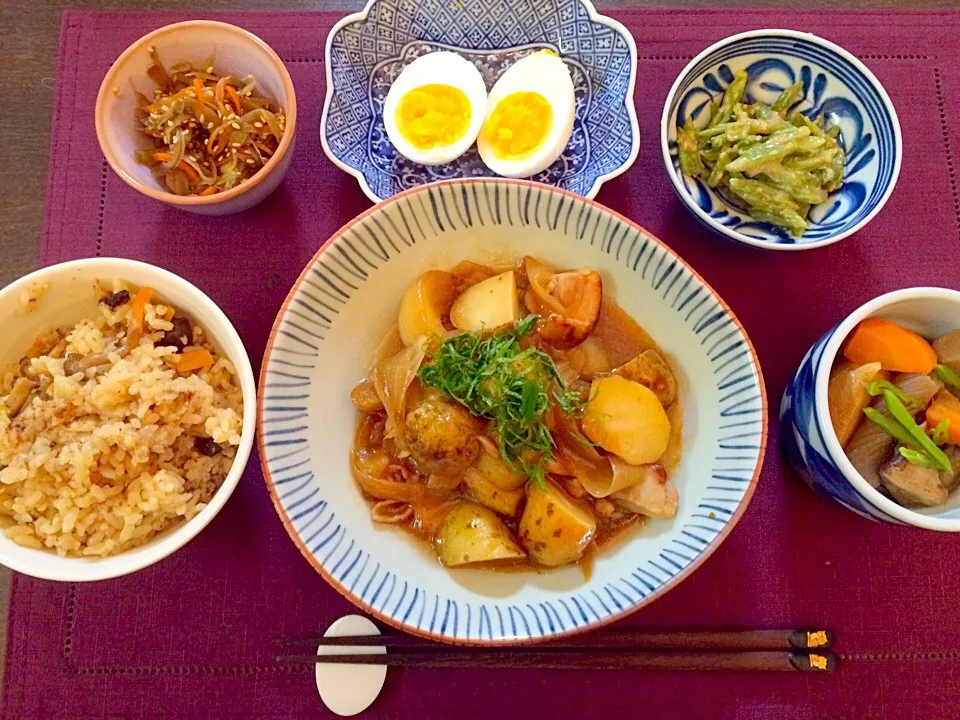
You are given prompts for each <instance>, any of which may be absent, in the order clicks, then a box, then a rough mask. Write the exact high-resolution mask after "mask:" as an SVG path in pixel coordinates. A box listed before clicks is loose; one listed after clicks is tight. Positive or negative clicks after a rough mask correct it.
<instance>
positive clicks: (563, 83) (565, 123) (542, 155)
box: [477, 51, 575, 178]
mask: <svg viewBox="0 0 960 720" xmlns="http://www.w3.org/2000/svg"><path fill="white" fill-rule="evenodd" d="M517 92H534V93H537V94H539V95H540V96H542V97H543V98H544V100H546V101H547V104H548V105H549V106H550V108H551V109H552V110H553V120H552V124H551V126H550V130H549V131H548V132H547V137H546V138H545V139H544V141H543V142H542V143H541V144H540V145H539V146H538V147H536V148H534V150H533V151H531V152H530V153H529V154H528V155H526V156H525V157H522V158H510V159H508V158H502V157H500V156H498V155H497V154H496V152H495V151H494V149H493V148H492V147H491V146H490V143H488V142H487V141H486V139H485V138H484V136H483V132H482V131H481V133H480V135H479V137H478V138H477V149H478V150H479V151H480V157H481V159H482V160H483V162H484V164H486V166H487V167H488V168H490V169H491V170H492V171H493V172H495V173H496V174H497V175H502V176H503V177H509V178H524V177H530V176H531V175H536V174H537V173H539V172H542V171H544V170H546V169H547V168H548V167H550V166H551V165H553V163H554V162H556V160H557V158H559V157H560V156H561V155H562V154H563V151H564V148H566V146H567V143H568V142H569V141H570V134H571V133H572V132H573V118H574V108H575V99H574V93H573V79H572V78H571V77H570V70H569V69H568V68H567V65H566V63H564V62H563V60H561V59H560V58H559V57H557V56H556V55H554V54H553V53H550V52H546V51H539V52H536V53H534V54H532V55H528V56H527V57H525V58H521V59H520V60H518V61H517V62H515V63H514V64H513V65H512V66H510V68H508V69H507V71H506V72H505V73H504V74H503V75H502V76H501V77H500V79H499V80H497V82H496V84H495V85H494V86H493V89H492V90H490V94H489V96H488V97H487V119H489V118H490V116H491V115H492V114H493V112H494V110H496V107H497V105H498V104H499V103H500V101H501V100H503V99H504V98H506V97H507V96H509V95H512V94H513V93H517Z"/></svg>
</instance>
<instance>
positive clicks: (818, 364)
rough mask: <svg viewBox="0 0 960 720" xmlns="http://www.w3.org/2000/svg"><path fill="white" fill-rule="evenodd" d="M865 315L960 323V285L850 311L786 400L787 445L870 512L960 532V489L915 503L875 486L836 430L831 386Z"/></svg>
mask: <svg viewBox="0 0 960 720" xmlns="http://www.w3.org/2000/svg"><path fill="white" fill-rule="evenodd" d="M866 318H882V319H884V320H892V321H894V322H896V323H899V324H900V325H902V326H904V327H907V328H910V329H911V330H914V331H916V332H919V333H920V334H921V335H925V336H927V337H931V336H937V335H942V334H944V333H947V332H949V331H951V330H955V329H957V327H958V326H960V292H957V291H956V290H946V289H943V288H932V287H920V288H907V289H906V290H896V291H895V292H891V293H887V294H886V295H881V296H880V297H878V298H875V299H873V300H871V301H870V302H868V303H867V304H865V305H863V306H861V307H860V308H858V309H857V310H856V311H854V312H853V313H851V314H850V315H849V316H848V317H847V318H846V319H845V320H844V321H843V322H841V323H840V324H839V325H837V326H836V327H834V328H833V329H832V330H830V331H829V332H828V333H827V334H826V335H824V336H823V337H822V338H820V340H819V341H818V342H817V343H816V344H815V345H814V346H813V347H812V348H811V349H810V352H808V353H807V355H806V357H804V358H803V362H802V363H801V364H800V369H799V370H797V374H796V376H794V378H793V380H792V381H791V382H790V384H789V385H788V386H787V389H786V392H784V394H783V401H782V402H781V403H780V424H781V430H780V444H781V446H782V447H783V451H784V453H785V455H786V457H787V460H788V461H789V462H790V464H791V465H792V466H793V468H794V470H796V471H797V474H799V475H800V477H801V478H802V479H803V480H804V482H806V483H807V485H809V486H810V487H812V488H813V489H814V490H816V491H818V492H820V493H822V494H823V495H826V496H827V497H831V498H833V499H834V500H836V501H837V502H839V503H840V504H841V505H843V506H845V507H847V508H849V509H850V510H853V511H854V512H855V513H858V514H859V515H862V516H864V517H868V518H872V519H876V520H884V521H886V522H891V523H897V524H902V525H913V526H915V527H919V528H926V529H927V530H940V531H944V532H960V492H953V493H951V494H950V497H949V498H948V499H947V502H946V503H945V504H944V505H940V506H938V507H934V508H924V509H913V508H906V507H903V506H902V505H898V504H897V503H895V502H894V501H893V500H891V499H890V498H888V497H887V496H886V495H884V494H882V493H881V492H880V491H878V490H876V489H874V488H873V487H871V485H870V483H868V482H867V481H866V480H865V479H864V478H863V476H862V475H860V473H858V472H857V471H856V469H855V468H854V467H853V463H851V462H850V460H849V459H847V456H846V455H845V454H844V452H843V448H842V447H841V446H840V441H839V440H838V439H837V436H836V433H834V431H833V424H832V423H831V421H830V410H829V407H828V402H827V385H828V383H829V381H830V370H831V368H832V367H833V364H834V361H835V360H836V358H837V355H838V354H839V353H840V348H841V347H842V345H843V342H844V341H845V340H846V339H847V336H848V335H849V334H850V333H851V332H852V331H853V329H854V328H855V327H856V326H857V324H858V323H859V322H860V321H861V320H864V319H866Z"/></svg>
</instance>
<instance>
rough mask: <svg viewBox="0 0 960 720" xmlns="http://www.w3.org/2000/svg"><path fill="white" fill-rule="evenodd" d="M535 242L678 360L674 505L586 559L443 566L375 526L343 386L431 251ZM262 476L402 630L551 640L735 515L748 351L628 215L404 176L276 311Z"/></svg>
mask: <svg viewBox="0 0 960 720" xmlns="http://www.w3.org/2000/svg"><path fill="white" fill-rule="evenodd" d="M524 254H532V255H536V256H539V257H541V258H543V259H545V260H547V261H549V262H551V263H554V264H556V265H558V266H561V267H583V266H588V267H592V268H596V269H597V270H599V271H600V272H601V273H602V274H603V277H604V283H605V286H606V288H607V289H608V290H610V291H612V293H613V294H614V296H615V297H616V300H617V302H619V303H620V305H621V306H622V307H623V308H624V310H626V311H627V312H628V313H629V314H630V315H631V316H633V317H634V318H635V319H636V320H637V321H638V322H639V323H640V324H641V325H642V326H643V327H644V328H645V329H646V330H647V331H649V332H650V333H651V334H652V335H653V337H654V338H656V340H657V341H658V342H659V343H660V344H661V346H662V347H663V348H664V350H665V351H666V352H668V353H669V354H670V355H672V356H673V357H674V358H676V359H677V361H678V363H679V365H680V384H681V392H682V394H683V398H684V454H683V460H682V463H681V465H680V467H679V469H678V472H677V475H676V483H677V486H678V488H679V491H680V510H679V512H678V514H677V516H676V517H675V518H673V519H672V520H654V521H650V522H649V523H648V524H647V525H646V526H645V527H644V528H643V529H642V530H641V531H639V532H637V533H636V534H635V535H633V536H631V537H630V539H629V540H628V541H626V542H625V543H624V544H623V545H622V546H620V547H619V548H617V549H616V550H615V551H611V552H608V553H606V554H603V555H602V556H601V557H600V558H599V559H598V560H597V562H596V565H595V567H594V570H593V574H592V575H591V577H590V579H589V580H588V581H585V580H584V578H583V573H582V572H581V570H580V569H579V568H576V567H571V568H566V569H562V570H557V571H553V572H549V573H544V574H535V573H508V574H503V573H496V572H492V571H487V570H470V569H466V570H454V571H447V570H445V569H443V568H442V567H440V565H439V564H438V563H437V560H436V558H435V557H434V555H433V553H432V552H429V551H427V550H425V549H424V548H423V547H422V546H421V545H419V544H418V543H417V542H416V541H414V540H413V539H412V538H410V537H409V536H407V535H405V534H402V533H401V532H400V531H398V530H394V529H390V528H384V527H377V526H375V525H374V524H373V523H372V522H371V520H370V508H369V506H368V504H367V502H366V501H364V500H363V498H361V496H360V491H359V489H358V488H357V486H356V485H355V483H354V481H353V479H352V478H351V476H350V468H349V462H348V455H349V449H350V445H351V442H352V438H353V430H354V427H355V419H356V411H355V409H354V407H353V405H352V404H351V402H350V397H349V393H350V390H351V388H352V387H353V386H354V385H355V384H356V383H357V382H358V381H359V380H360V379H361V378H362V377H363V376H364V375H365V374H366V368H367V367H368V365H369V362H370V359H371V357H372V354H373V351H374V348H375V347H376V346H377V344H378V343H379V342H380V340H381V338H382V337H383V335H384V334H385V333H386V332H387V330H388V329H389V328H390V327H391V326H392V325H393V324H394V323H395V322H396V313H397V308H398V306H399V300H400V296H401V294H402V293H403V290H404V288H405V287H406V286H407V284H408V283H410V282H411V281H412V280H413V279H414V278H415V277H416V276H417V275H419V274H420V273H421V272H423V271H424V270H426V269H428V268H437V267H440V268H443V267H449V266H450V265H453V264H454V263H456V262H458V261H460V260H463V259H468V258H470V259H483V258H488V259H492V258H499V259H500V260H503V259H504V258H508V257H511V258H517V257H519V256H522V255H524ZM260 387H261V397H260V405H259V414H258V422H259V428H260V432H259V443H260V449H261V458H262V462H263V468H264V477H265V478H266V482H267V486H268V488H269V490H270V495H271V497H272V498H273V501H274V504H275V505H276V508H277V511H278V512H279V513H280V517H281V518H282V519H283V523H284V525H285V526H286V528H287V532H289V534H290V537H291V538H293V541H294V542H295V543H296V544H297V546H298V547H299V548H300V551H301V552H302V553H303V555H304V556H305V557H306V558H307V560H309V561H310V564H311V565H312V566H313V567H314V568H315V569H316V570H317V571H318V572H320V573H321V574H322V575H323V577H324V578H326V580H327V581H328V582H329V583H330V584H331V585H332V586H333V587H334V588H336V589H337V590H339V591H340V592H341V593H342V594H343V595H345V596H346V597H347V598H349V599H350V600H352V601H353V602H354V603H356V604H357V605H358V606H359V607H361V608H362V609H364V610H365V611H367V612H369V613H371V614H372V615H375V616H377V617H379V618H380V619H382V620H384V621H385V622H387V623H390V624H391V625H394V626H396V627H398V628H401V629H403V630H407V631H409V632H412V633H415V634H418V635H423V636H428V637H432V638H436V639H439V640H446V641H450V642H457V643H473V644H496V643H520V642H531V641H537V640H545V639H548V638H551V637H556V636H558V635H563V634H566V633H571V632H577V631H582V630H586V629H588V628H593V627H597V626H599V625H603V624H605V623H608V622H611V621H613V620H615V619H617V618H619V617H622V616H624V615H626V614H627V613H629V612H632V611H633V610H636V609H637V608H639V607H642V606H643V605H645V604H647V603H649V602H651V601H652V600H654V599H655V598H657V597H659V596H660V595H662V594H663V593H664V592H666V591H667V590H668V589H670V588H672V587H675V586H676V585H677V584H678V583H679V582H680V581H681V580H682V579H683V578H685V577H686V576H687V575H689V574H690V572H691V571H693V569H694V568H696V567H697V566H698V565H699V564H700V563H701V562H703V560H704V559H706V557H707V556H708V555H710V553H711V552H713V551H714V550H715V549H716V548H717V546H718V545H719V544H720V542H721V541H722V540H723V538H724V537H725V536H726V535H727V534H728V533H729V532H730V531H731V530H732V529H733V526H734V525H735V524H736V522H737V520H738V519H739V518H740V516H741V515H742V514H743V512H744V510H745V509H746V507H747V503H748V502H749V501H750V497H751V495H752V494H753V491H754V488H755V486H756V482H757V474H758V470H759V467H760V463H761V461H762V458H763V453H764V447H765V442H766V419H767V405H766V396H765V393H764V388H763V381H762V378H761V374H760V368H759V366H758V364H757V357H756V354H755V353H754V351H753V347H752V346H751V344H750V341H749V339H748V338H747V336H746V334H745V333H744V330H743V328H742V327H741V326H740V324H739V322H738V321H737V319H736V317H734V315H733V313H732V312H731V311H730V309H729V308H728V307H727V306H726V305H725V304H724V303H723V301H722V300H721V299H720V298H719V297H718V296H717V295H716V293H714V292H713V290H711V289H710V287H709V286H707V285H706V284H705V283H704V282H703V280H702V279H700V277H699V276H698V275H697V274H696V273H695V272H694V271H693V270H692V269H690V268H689V267H688V266H687V265H686V264H685V263H684V262H683V261H682V260H681V259H680V258H678V257H677V256H676V255H674V253H673V252H672V251H671V250H669V249H668V248H667V247H665V246H664V245H662V244H661V243H660V242H659V241H658V240H656V239H655V238H653V237H651V236H650V235H649V234H648V233H646V232H645V231H644V230H643V229H642V228H640V227H638V226H637V225H635V224H633V223H632V222H630V221H629V220H627V219H626V218H624V217H622V216H619V215H617V214H616V213H614V212H612V211H610V210H608V209H606V208H604V207H602V206H601V205H597V204H595V203H593V202H591V201H588V200H585V199H583V198H581V197H579V196H576V195H573V194H571V193H567V192H563V191H561V190H557V189H556V188H551V187H548V186H546V185H542V184H537V183H529V182H523V181H506V180H485V179H474V180H465V181H453V182H450V183H443V184H439V185H431V186H427V187H425V188H420V189H418V190H413V191H410V192H407V193H403V194H401V195H398V196H395V197H394V198H392V199H390V200H388V201H386V202H384V203H382V204H380V205H378V206H376V207H374V208H372V209H371V210H369V211H367V212H366V213H364V214H363V215H361V216H360V217H358V218H357V219H356V220H354V221H353V222H351V223H350V224H348V225H346V226H345V227H343V228H342V229H341V230H340V231H339V232H337V233H336V235H334V236H333V237H332V238H331V239H330V240H329V241H328V242H327V243H326V244H325V245H324V246H323V247H322V248H321V249H320V251H319V252H318V253H317V255H316V256H315V257H314V258H313V260H311V261H310V263H309V264H308V265H307V267H306V268H305V269H304V271H303V273H302V274H301V275H300V278H299V279H298V280H297V282H296V284H295V285H294V287H293V289H292V290H291V291H290V294H289V295H288V297H287V300H286V302H285V303H284V304H283V307H282V309H281V311H280V313H279V315H278V316H277V320H276V322H275V323H274V326H273V331H272V333H271V335H270V340H269V341H268V343H267V350H266V354H265V356H264V360H263V366H262V369H261V385H260Z"/></svg>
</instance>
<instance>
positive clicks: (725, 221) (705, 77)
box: [660, 30, 903, 250]
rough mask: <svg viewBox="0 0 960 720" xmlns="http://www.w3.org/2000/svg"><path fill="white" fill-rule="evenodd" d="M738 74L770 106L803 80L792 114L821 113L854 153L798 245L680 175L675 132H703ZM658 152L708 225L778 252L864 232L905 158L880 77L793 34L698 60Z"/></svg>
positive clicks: (731, 44) (762, 38) (823, 44)
mask: <svg viewBox="0 0 960 720" xmlns="http://www.w3.org/2000/svg"><path fill="white" fill-rule="evenodd" d="M739 70H746V71H747V74H748V75H749V81H748V83H747V90H746V96H747V100H748V102H756V101H761V102H766V103H772V102H773V101H774V100H775V99H776V97H777V95H779V93H780V92H781V91H782V90H783V89H784V88H786V87H789V86H790V85H792V84H793V83H794V82H796V81H797V80H802V81H803V85H804V95H803V99H802V100H801V101H799V102H798V103H797V104H796V105H795V106H794V107H795V108H796V109H799V110H800V111H801V112H803V113H804V114H805V115H808V116H810V117H811V118H815V117H817V116H818V115H820V114H821V113H822V114H823V115H824V116H825V117H826V118H827V119H828V120H829V121H831V122H832V123H834V124H839V125H840V130H841V134H840V140H839V141H840V144H841V145H842V147H843V148H844V150H845V151H846V153H847V168H846V172H845V173H844V183H843V187H841V188H840V189H839V190H837V191H836V192H834V193H832V194H831V195H830V197H829V198H828V199H827V201H826V202H824V203H821V204H820V205H816V206H814V207H813V208H811V210H810V219H811V220H812V223H811V227H810V228H809V229H808V230H807V231H806V232H805V233H804V234H803V237H801V238H795V237H794V236H792V235H790V234H789V233H788V232H787V231H786V230H783V229H782V228H778V227H774V226H773V225H769V224H767V223H762V222H757V221H755V220H753V219H752V218H751V217H750V216H749V215H747V214H746V212H745V208H742V207H739V206H738V205H737V204H736V202H735V199H731V198H729V197H725V196H721V195H720V194H718V193H717V192H715V191H714V190H712V189H711V188H709V187H707V185H706V184H705V183H703V182H702V181H700V180H699V179H694V178H689V177H687V176H685V175H683V173H681V172H680V162H679V159H678V158H677V128H678V127H679V126H681V125H683V124H684V123H685V122H686V120H687V118H688V117H693V119H694V123H695V124H696V125H697V126H698V127H705V126H706V124H707V122H708V120H709V110H708V106H709V104H710V101H711V100H712V99H714V98H719V97H720V96H721V95H722V94H723V91H724V89H725V88H726V87H727V85H728V84H729V83H730V81H731V80H732V79H733V74H734V73H735V72H737V71H739ZM660 145H661V150H662V151H663V159H664V162H665V163H666V166H667V172H668V174H669V175H670V180H671V182H672V183H673V187H674V190H676V192H677V194H678V195H679V196H680V199H681V200H682V201H683V203H684V205H686V206H687V208H689V209H690V210H692V211H693V213H694V215H695V216H696V217H697V218H698V219H699V220H700V221H701V222H702V223H703V224H705V225H706V226H707V227H709V228H710V229H712V230H715V231H716V232H719V233H721V234H722V235H725V236H727V237H729V238H733V239H734V240H737V241H739V242H742V243H746V244H748V245H755V246H757V247H762V248H769V249H773V250H808V249H811V248H816V247H822V246H824V245H830V244H831V243H835V242H837V241H838V240H842V239H843V238H845V237H847V236H848V235H851V234H852V233H854V232H856V231H857V230H859V229H860V228H862V227H863V226H864V225H866V224H867V223H868V222H870V220H871V219H872V218H873V217H874V215H876V214H877V213H878V212H880V209H881V208H882V207H883V206H884V204H885V203H886V202H887V198H889V197H890V193H891V192H893V186H894V185H895V184H896V182H897V175H898V174H899V173H900V159H901V156H902V154H903V142H902V140H901V138H900V122H899V120H898V119H897V113H896V111H895V110H894V107H893V103H891V102H890V98H889V97H888V96H887V93H886V91H885V90H884V89H883V87H882V86H881V85H880V81H879V80H877V78H876V77H875V76H874V75H873V73H871V72H870V70H868V69H867V67H866V66H865V65H864V64H863V63H862V62H860V61H859V60H857V59H856V58H855V57H854V56H853V55H851V54H850V53H848V52H847V51H846V50H844V49H843V48H841V47H839V46H838V45H834V44H833V43H831V42H828V41H827V40H824V39H822V38H818V37H816V36H815V35H811V34H809V33H801V32H795V31H793V30H754V31H752V32H746V33H741V34H740V35H734V36H732V37H729V38H727V39H725V40H721V41H720V42H718V43H716V44H715V45H711V46H710V47H708V48H707V49H706V50H704V51H703V52H702V53H700V54H699V55H697V57H695V58H694V59H693V60H692V61H691V62H690V64H689V65H687V67H686V68H684V70H683V72H682V73H680V76H679V77H678V78H677V80H676V82H675V83H674V84H673V87H672V88H671V89H670V93H669V95H667V102H666V104H665V106H664V109H663V118H662V121H661V127H660Z"/></svg>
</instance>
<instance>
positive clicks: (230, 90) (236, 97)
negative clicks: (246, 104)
mask: <svg viewBox="0 0 960 720" xmlns="http://www.w3.org/2000/svg"><path fill="white" fill-rule="evenodd" d="M224 87H225V88H226V90H227V95H229V96H230V101H231V102H232V103H233V106H234V107H235V108H236V109H237V115H243V106H242V105H241V104H240V94H239V93H238V92H237V91H236V90H235V89H234V87H233V85H225V86H224Z"/></svg>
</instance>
